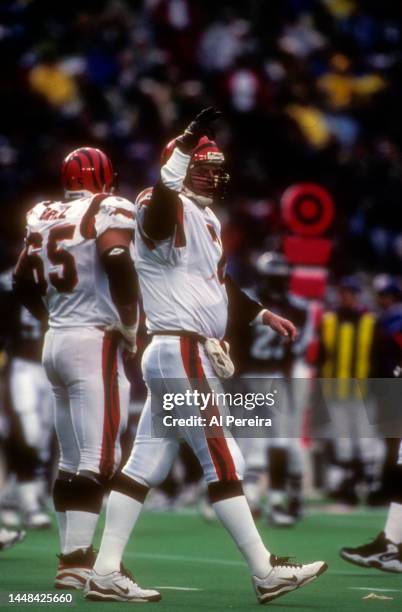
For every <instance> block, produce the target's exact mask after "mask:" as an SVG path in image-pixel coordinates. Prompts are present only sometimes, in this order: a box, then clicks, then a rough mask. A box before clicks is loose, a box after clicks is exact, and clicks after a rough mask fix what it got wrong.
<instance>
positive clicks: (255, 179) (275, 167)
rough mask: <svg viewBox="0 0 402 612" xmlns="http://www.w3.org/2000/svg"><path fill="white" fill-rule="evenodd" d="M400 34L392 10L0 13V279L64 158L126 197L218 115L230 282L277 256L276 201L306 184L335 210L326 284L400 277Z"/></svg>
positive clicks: (296, 6)
mask: <svg viewBox="0 0 402 612" xmlns="http://www.w3.org/2000/svg"><path fill="white" fill-rule="evenodd" d="M401 28H402V6H401V4H400V3H399V2H395V1H393V0H382V1H381V2H378V1H376V0H365V1H364V2H363V1H359V0H278V1H276V0H274V1H270V2H264V1H263V0H248V1H247V2H236V1H235V0H221V1H220V2H216V1H214V0H203V2H194V1H192V0H96V1H92V0H81V1H80V2H79V3H74V2H49V1H43V0H35V1H29V0H4V1H3V2H1V4H0V52H1V57H2V71H1V75H0V94H1V100H2V113H1V117H0V182H1V189H0V199H1V202H0V223H1V233H0V267H1V268H2V269H4V268H6V267H8V266H9V265H10V263H12V261H13V259H14V256H15V253H14V252H15V249H16V244H17V243H19V241H20V239H21V237H22V232H23V220H24V213H25V211H26V210H27V209H28V208H29V207H30V206H31V205H32V203H33V202H34V201H36V200H38V199H40V198H43V197H46V198H49V197H52V196H53V197H57V195H58V193H59V168H60V163H61V160H62V158H63V156H64V155H65V154H66V153H67V152H68V151H70V150H71V149H72V148H74V147H76V146H78V145H95V146H99V147H100V148H102V149H104V150H105V151H106V152H107V153H108V154H109V155H110V156H111V157H112V159H113V160H114V163H115V165H116V168H117V170H118V174H119V178H120V190H121V192H122V194H123V195H125V196H128V197H131V198H133V197H135V194H136V193H138V191H139V190H140V189H141V188H143V187H144V186H147V185H149V184H150V183H152V181H154V180H155V177H156V176H157V173H158V168H159V155H160V151H161V149H162V147H163V145H164V144H165V143H166V141H167V140H168V139H170V138H171V137H172V136H174V135H175V134H177V132H178V131H179V130H181V129H182V128H183V126H184V125H185V124H186V122H187V121H188V119H189V118H190V117H191V116H192V115H193V114H194V112H195V111H198V110H199V109H200V108H201V107H203V106H205V105H208V104H214V105H217V106H219V107H220V108H221V109H222V110H223V111H224V114H225V122H224V123H223V124H222V125H221V127H220V129H219V132H218V134H217V138H218V140H219V142H220V143H221V145H222V146H223V147H224V149H225V152H226V154H227V158H228V164H229V167H230V171H231V174H232V177H233V181H232V194H231V198H230V201H229V202H228V203H227V204H226V205H225V207H224V208H222V210H221V212H220V216H221V218H222V220H223V221H224V225H225V234H226V243H227V248H228V250H229V254H231V255H232V262H234V264H236V262H237V263H238V266H237V272H238V276H239V275H241V272H242V264H244V262H246V263H247V261H248V260H249V259H250V258H252V256H253V253H255V252H256V251H261V250H265V249H267V248H273V247H274V248H275V246H276V243H275V240H276V238H275V237H276V235H277V234H278V230H280V228H281V219H280V215H279V200H280V195H281V193H282V192H283V190H284V188H285V187H287V186H288V185H290V184H292V183H294V182H297V181H300V180H313V181H315V182H319V183H322V184H323V185H325V186H326V187H327V188H328V189H329V190H330V191H331V193H332V194H333V196H334V199H335V202H336V207H337V213H338V214H337V221H336V225H335V228H334V238H335V241H336V248H335V251H334V253H335V256H334V262H336V263H334V265H333V266H332V270H333V273H334V275H335V276H340V275H342V274H345V273H350V272H355V271H356V270H361V269H364V270H369V271H373V272H376V271H384V270H387V271H388V272H396V271H397V270H399V267H400V263H401V258H402V215H401V214H400V213H399V208H400V206H401V203H402V159H401V150H402V122H401V121H400V113H401V110H400V109H401V108H402V88H401V86H400V83H401V80H402V32H401ZM18 246H19V244H18ZM339 252H341V253H342V257H337V253H339ZM234 264H233V263H232V265H234ZM246 268H247V267H246Z"/></svg>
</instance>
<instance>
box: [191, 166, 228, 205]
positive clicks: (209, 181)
mask: <svg viewBox="0 0 402 612" xmlns="http://www.w3.org/2000/svg"><path fill="white" fill-rule="evenodd" d="M229 180H230V177H229V174H228V173H227V172H225V170H224V168H223V164H222V163H219V162H218V163H215V162H198V163H197V162H192V163H191V164H190V167H189V169H188V172H187V176H186V180H185V184H186V187H187V188H188V189H189V190H190V191H192V192H193V193H194V194H195V195H197V196H203V197H206V198H210V200H211V201H215V200H223V199H224V197H225V195H226V190H227V185H228V183H229Z"/></svg>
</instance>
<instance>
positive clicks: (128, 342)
mask: <svg viewBox="0 0 402 612" xmlns="http://www.w3.org/2000/svg"><path fill="white" fill-rule="evenodd" d="M137 329H138V325H137V324H135V325H124V324H123V323H122V322H121V321H116V323H113V324H112V325H109V326H108V327H107V328H106V331H108V332H117V333H118V334H120V336H122V339H123V344H124V348H125V350H126V351H128V352H129V353H130V354H131V355H135V353H136V352H137Z"/></svg>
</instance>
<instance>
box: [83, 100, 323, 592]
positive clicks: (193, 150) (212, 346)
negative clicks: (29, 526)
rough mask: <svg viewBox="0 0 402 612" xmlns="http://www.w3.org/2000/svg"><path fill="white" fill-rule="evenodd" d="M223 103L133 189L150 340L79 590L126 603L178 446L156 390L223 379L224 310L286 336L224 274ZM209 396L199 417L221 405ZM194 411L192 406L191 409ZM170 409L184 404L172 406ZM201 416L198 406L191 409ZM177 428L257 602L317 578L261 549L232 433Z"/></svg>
mask: <svg viewBox="0 0 402 612" xmlns="http://www.w3.org/2000/svg"><path fill="white" fill-rule="evenodd" d="M219 115H220V113H219V112H217V111H215V110H214V109H212V108H209V109H205V110H204V111H203V112H201V113H200V114H199V115H198V116H197V117H196V119H195V120H194V121H193V122H192V123H191V124H190V125H189V127H188V128H187V129H186V130H185V132H184V133H183V134H182V135H181V136H179V137H178V138H176V140H175V141H173V142H172V143H170V145H168V147H167V150H166V151H165V154H164V155H163V159H162V169H161V176H160V179H159V180H158V182H157V183H156V185H155V186H154V188H153V189H148V190H146V191H145V192H143V193H142V194H140V196H139V197H138V199H137V204H138V207H137V209H136V221H137V229H136V239H135V262H136V268H137V272H138V276H139V281H140V287H141V292H142V296H143V301H144V309H145V314H146V316H147V327H148V331H149V333H150V335H151V336H152V341H151V343H150V345H149V346H148V347H147V349H146V351H145V353H144V355H143V359H142V369H143V375H144V379H145V382H146V384H147V387H148V398H147V401H146V404H145V407H144V410H143V413H142V415H141V420H140V423H139V426H138V432H137V437H136V440H135V443H134V448H133V451H132V454H131V456H130V458H129V460H128V462H127V463H126V465H125V467H124V468H123V470H122V472H121V473H120V474H118V475H116V477H115V478H114V479H113V481H112V493H111V495H110V497H109V501H108V508H107V517H106V526H105V531H104V535H103V539H102V544H101V548H100V552H99V554H98V557H97V560H96V563H95V565H94V570H93V572H92V575H91V577H90V579H89V581H88V584H87V587H86V591H87V593H86V597H87V598H88V599H92V600H98V601H128V602H130V601H133V600H135V593H134V591H133V590H132V587H131V584H130V581H129V580H128V579H127V577H126V576H124V575H122V574H121V572H120V564H121V559H122V556H123V552H124V548H125V546H126V544H127V541H128V539H129V537H130V534H131V531H132V529H133V527H134V525H135V523H136V521H137V519H138V516H139V514H140V512H141V509H142V506H143V503H144V500H145V497H146V495H147V493H148V491H149V489H150V487H153V486H156V485H158V484H160V483H161V482H162V481H163V480H164V479H165V477H166V475H167V474H168V472H169V470H170V467H171V465H172V462H173V460H174V458H175V456H176V454H177V450H178V446H179V440H178V438H177V437H168V436H166V437H161V436H160V437H155V436H154V435H153V431H152V430H153V416H154V415H155V414H156V413H157V412H158V411H159V412H160V411H161V406H162V402H163V396H164V394H165V393H166V391H169V388H171V385H174V388H175V390H177V389H180V388H181V387H180V385H182V388H183V391H184V390H185V389H188V386H189V382H190V384H191V385H192V388H193V389H204V390H208V389H210V387H209V385H210V384H211V381H212V380H213V379H214V381H215V382H216V384H217V388H219V384H218V382H217V375H218V376H219V375H220V376H228V375H230V373H232V372H233V368H232V364H231V362H230V359H229V358H228V355H227V353H226V352H225V350H224V349H222V348H220V346H221V345H220V342H221V341H222V339H223V336H224V334H225V330H226V326H227V320H228V312H229V316H237V317H242V318H243V321H244V324H246V325H247V324H250V323H252V322H253V321H262V322H263V323H265V324H267V325H270V326H272V327H273V328H274V329H276V330H277V331H279V332H280V333H282V334H284V335H286V336H288V337H289V338H290V339H294V337H295V336H296V329H295V328H294V326H293V324H292V323H291V322H290V321H288V320H286V319H283V318H282V317H278V316H276V315H274V314H273V313H271V312H269V311H266V310H264V309H263V308H262V306H261V305H260V304H258V303H257V302H254V301H253V300H251V299H250V298H248V297H247V296H246V295H245V294H243V293H242V292H241V291H240V290H239V289H238V288H237V287H236V285H235V284H234V283H233V282H232V281H231V279H230V278H229V277H227V276H226V274H225V265H224V261H225V260H224V254H223V250H222V243H221V228H220V223H219V220H218V219H217V217H216V215H215V214H214V213H213V212H212V210H211V208H210V205H211V204H212V202H213V199H214V197H215V195H216V192H217V191H219V190H220V189H221V188H222V187H224V185H225V183H226V182H227V180H228V176H227V175H226V174H225V172H224V170H223V167H222V164H223V161H224V159H223V154H222V152H221V151H220V150H219V149H218V147H217V145H216V143H215V142H213V141H212V140H211V139H210V138H209V136H211V126H212V123H213V122H214V121H215V120H216V119H217V117H219ZM219 409H220V407H219V406H216V405H214V404H213V403H212V404H210V405H209V406H208V408H207V411H206V413H205V414H206V416H208V415H217V414H218V410H219ZM196 413H197V410H195V414H196ZM174 414H175V416H188V415H190V414H192V408H191V407H190V406H189V405H188V404H187V405H185V406H184V407H183V408H182V409H179V408H177V407H175V409H174ZM198 414H199V413H198ZM180 434H181V436H182V437H184V439H185V440H186V441H187V443H188V444H189V445H190V446H191V447H192V449H193V451H194V453H195V454H196V455H197V457H198V459H199V461H200V464H201V466H202V469H203V473H204V478H205V480H206V482H207V485H208V493H209V498H210V501H211V503H212V505H213V506H214V509H215V511H216V513H217V515H218V517H219V519H220V520H221V522H222V523H223V525H224V526H225V527H226V529H227V530H228V532H229V533H230V535H231V536H232V538H233V540H234V541H235V543H236V544H237V546H238V548H239V549H240V551H241V553H242V554H243V556H244V558H245V560H246V562H247V564H248V566H249V568H250V572H251V575H252V580H253V584H254V588H255V591H256V595H257V598H258V600H259V601H260V602H261V603H265V602H268V601H271V600H272V599H274V598H275V597H278V596H280V595H283V594H285V593H286V592H289V591H291V590H294V589H295V588H298V587H300V586H303V585H304V584H306V583H307V582H310V581H311V580H314V579H315V578H316V577H317V576H319V575H320V574H321V573H322V572H323V571H325V569H326V564H325V563H324V562H321V561H319V562H316V563H312V564H309V565H297V564H290V563H289V562H288V559H286V558H282V559H281V558H278V557H276V556H275V555H273V554H271V553H270V552H269V551H268V550H267V549H266V547H265V545H264V543H263V542H262V540H261V537H260V535H259V533H258V531H257V529H256V526H255V524H254V521H253V518H252V516H251V512H250V509H249V506H248V504H247V501H246V498H245V497H244V494H243V490H242V484H241V478H242V470H243V458H242V456H241V453H240V451H239V448H238V446H237V444H236V442H235V440H234V439H233V437H231V436H230V434H229V433H228V432H226V431H225V430H224V429H222V428H219V427H218V428H217V430H215V431H214V434H212V435H208V432H207V431H206V430H205V429H204V428H203V427H202V426H201V427H186V428H184V429H183V430H181V431H180Z"/></svg>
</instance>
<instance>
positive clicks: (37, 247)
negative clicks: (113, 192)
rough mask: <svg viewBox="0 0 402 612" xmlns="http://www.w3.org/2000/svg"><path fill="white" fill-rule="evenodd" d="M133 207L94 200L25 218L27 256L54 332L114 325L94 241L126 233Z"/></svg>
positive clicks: (55, 205)
mask: <svg viewBox="0 0 402 612" xmlns="http://www.w3.org/2000/svg"><path fill="white" fill-rule="evenodd" d="M133 222H134V220H133V208H132V204H131V203H130V202H128V201H127V200H125V199H123V198H118V197H115V196H110V195H108V194H104V193H102V194H97V195H94V196H89V197H83V198H80V199H77V200H69V201H47V202H41V203H39V204H37V205H36V206H35V207H34V208H33V209H32V210H31V211H30V212H29V213H28V215H27V238H26V246H27V254H28V257H29V260H30V264H31V267H32V268H33V270H34V276H35V280H36V282H37V283H39V284H40V286H41V289H42V295H43V298H44V301H45V303H46V305H47V308H48V311H49V325H50V327H53V328H62V327H63V328H64V327H92V326H98V325H107V324H109V323H112V322H113V321H115V320H116V319H118V314H117V311H116V308H115V306H114V304H113V302H112V300H111V297H110V291H109V284H108V280H107V276H106V274H105V272H104V270H103V266H102V263H101V261H100V259H99V257H98V255H97V247H96V238H97V237H98V236H99V235H100V234H101V233H102V232H103V231H105V230H106V229H108V228H109V226H110V227H123V228H124V227H126V226H127V228H128V229H130V228H131V225H132V224H133Z"/></svg>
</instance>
